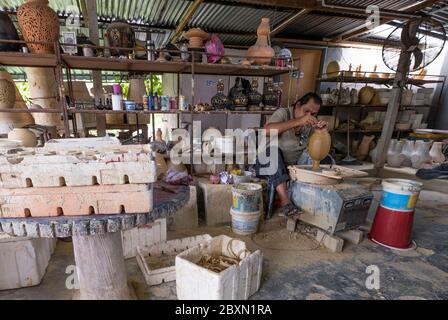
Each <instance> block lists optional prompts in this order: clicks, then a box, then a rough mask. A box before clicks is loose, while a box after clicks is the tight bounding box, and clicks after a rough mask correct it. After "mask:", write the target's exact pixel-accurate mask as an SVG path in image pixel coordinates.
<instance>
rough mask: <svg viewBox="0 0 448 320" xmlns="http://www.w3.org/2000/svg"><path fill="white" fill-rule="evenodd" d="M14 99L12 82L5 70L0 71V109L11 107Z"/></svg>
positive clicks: (14, 93)
mask: <svg viewBox="0 0 448 320" xmlns="http://www.w3.org/2000/svg"><path fill="white" fill-rule="evenodd" d="M15 101H16V92H15V87H14V82H13V81H12V78H11V76H10V75H9V73H8V72H6V71H0V109H11V108H13V107H14V102H15Z"/></svg>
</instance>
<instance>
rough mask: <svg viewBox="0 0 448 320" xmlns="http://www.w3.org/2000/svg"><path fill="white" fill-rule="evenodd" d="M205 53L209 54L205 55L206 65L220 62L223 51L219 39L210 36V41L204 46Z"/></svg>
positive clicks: (215, 36)
mask: <svg viewBox="0 0 448 320" xmlns="http://www.w3.org/2000/svg"><path fill="white" fill-rule="evenodd" d="M205 52H207V53H209V54H210V55H207V62H208V63H216V62H218V61H219V60H221V58H222V56H223V55H224V53H225V49H224V45H223V44H222V42H221V39H219V37H218V36H217V35H216V34H212V35H211V37H210V40H209V41H207V43H206V44H205Z"/></svg>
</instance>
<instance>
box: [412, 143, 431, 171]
mask: <svg viewBox="0 0 448 320" xmlns="http://www.w3.org/2000/svg"><path fill="white" fill-rule="evenodd" d="M430 148H431V141H421V140H417V141H416V142H415V147H414V152H413V153H412V154H411V162H412V167H413V168H414V169H420V168H421V166H422V165H423V164H424V163H426V162H429V161H431V156H430V155H429V149H430Z"/></svg>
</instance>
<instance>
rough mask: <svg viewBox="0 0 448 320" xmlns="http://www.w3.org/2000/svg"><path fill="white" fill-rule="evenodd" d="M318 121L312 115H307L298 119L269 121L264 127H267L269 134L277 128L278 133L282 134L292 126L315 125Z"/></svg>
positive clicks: (267, 133)
mask: <svg viewBox="0 0 448 320" xmlns="http://www.w3.org/2000/svg"><path fill="white" fill-rule="evenodd" d="M316 123H317V119H316V118H315V117H313V116H310V115H305V116H303V117H300V118H297V119H291V120H288V121H282V122H271V123H267V124H266V125H265V126H264V128H265V129H266V135H267V136H269V135H270V132H271V130H277V132H278V134H282V133H283V132H285V131H288V130H289V129H292V128H297V127H303V126H314V125H316Z"/></svg>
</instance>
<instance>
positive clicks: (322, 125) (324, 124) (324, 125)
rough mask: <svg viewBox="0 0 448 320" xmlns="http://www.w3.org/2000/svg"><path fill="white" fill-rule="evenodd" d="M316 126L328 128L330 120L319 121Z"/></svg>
mask: <svg viewBox="0 0 448 320" xmlns="http://www.w3.org/2000/svg"><path fill="white" fill-rule="evenodd" d="M314 128H316V129H328V122H326V121H322V120H320V121H318V122H317V123H316V124H315V125H314Z"/></svg>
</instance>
